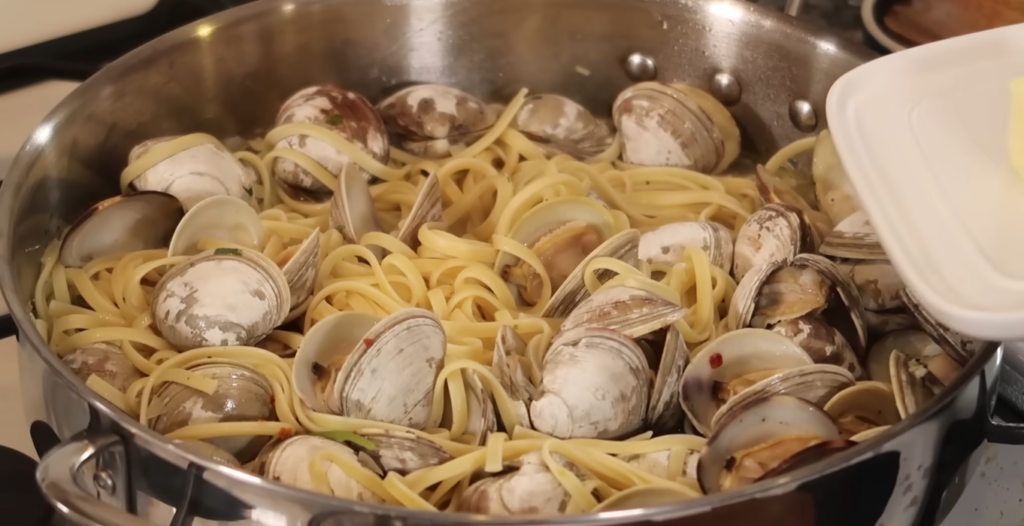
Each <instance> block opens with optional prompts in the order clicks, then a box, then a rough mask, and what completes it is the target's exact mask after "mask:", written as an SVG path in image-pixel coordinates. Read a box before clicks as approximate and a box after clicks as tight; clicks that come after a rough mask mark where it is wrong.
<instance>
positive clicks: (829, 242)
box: [818, 211, 889, 260]
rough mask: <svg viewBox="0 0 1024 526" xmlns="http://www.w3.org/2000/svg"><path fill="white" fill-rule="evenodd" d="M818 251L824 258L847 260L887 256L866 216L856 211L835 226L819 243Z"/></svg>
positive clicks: (876, 258) (880, 258)
mask: <svg viewBox="0 0 1024 526" xmlns="http://www.w3.org/2000/svg"><path fill="white" fill-rule="evenodd" d="M818 250H819V251H820V252H821V253H822V254H825V255H826V256H832V257H835V258H849V259H869V260H883V259H888V258H889V256H887V255H886V254H885V250H883V249H882V244H881V243H880V242H879V241H878V234H877V233H876V232H875V229H874V227H872V226H871V222H870V221H869V220H868V216H867V214H865V213H864V212H863V211H858V212H855V213H853V214H851V215H850V216H849V217H847V218H846V219H844V220H843V221H842V222H841V223H839V224H837V225H836V227H835V228H834V229H832V232H831V233H829V235H828V236H826V237H825V239H824V240H822V242H821V246H820V247H818Z"/></svg>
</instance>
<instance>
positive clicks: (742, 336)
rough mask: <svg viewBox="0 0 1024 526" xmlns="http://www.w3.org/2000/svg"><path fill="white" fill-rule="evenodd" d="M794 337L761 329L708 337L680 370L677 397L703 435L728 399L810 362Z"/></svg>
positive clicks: (710, 429) (811, 363) (706, 432)
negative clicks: (704, 343)
mask: <svg viewBox="0 0 1024 526" xmlns="http://www.w3.org/2000/svg"><path fill="white" fill-rule="evenodd" d="M813 364H814V362H813V361H812V360H811V357H810V356H808V355H807V353H806V352H804V351H803V350H802V349H801V348H800V347H799V346H797V344H796V343H794V342H793V340H791V339H789V338H786V337H785V336H781V335H779V334H775V333H773V332H771V331H768V330H764V329H740V330H736V331H732V332H728V333H726V334H724V335H722V336H720V337H718V338H716V339H715V340H712V342H711V343H710V344H708V346H707V347H705V348H704V349H703V350H701V352H700V353H699V354H697V356H694V357H693V359H692V361H691V363H690V365H689V367H687V368H686V370H685V371H684V372H683V375H682V381H681V382H680V385H679V390H680V395H679V399H680V401H681V404H682V406H683V410H684V411H685V412H686V416H687V417H688V419H689V421H690V423H691V424H693V426H694V427H695V428H696V429H697V430H698V431H699V432H700V433H701V434H703V435H704V436H708V435H710V434H711V431H712V429H713V427H712V420H713V418H714V416H715V414H716V413H718V411H719V410H720V409H721V408H722V407H723V406H724V405H725V404H726V403H727V402H728V401H729V399H730V398H732V397H734V396H736V395H737V394H738V393H741V392H742V391H744V390H746V389H753V388H755V387H757V388H758V389H761V383H762V382H765V381H767V380H769V379H771V377H773V376H775V375H777V374H779V373H781V372H784V371H787V370H791V369H797V368H801V367H806V366H809V365H813Z"/></svg>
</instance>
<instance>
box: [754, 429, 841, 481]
mask: <svg viewBox="0 0 1024 526" xmlns="http://www.w3.org/2000/svg"><path fill="white" fill-rule="evenodd" d="M856 445H857V442H854V441H853V440H846V439H842V438H840V439H836V440H825V441H823V442H818V443H816V444H814V445H812V446H809V447H805V448H803V449H801V450H800V451H798V452H796V453H795V454H793V455H791V456H790V457H788V458H786V459H785V460H783V461H782V462H781V463H779V464H778V465H776V466H775V467H773V468H772V469H770V470H768V471H767V472H766V473H765V474H764V475H762V476H761V478H759V479H757V480H756V481H755V482H761V481H762V480H767V479H770V478H773V477H778V476H780V475H785V474H786V473H791V472H793V471H796V470H798V469H800V468H804V467H807V466H810V465H811V464H816V463H818V462H821V461H822V460H825V459H826V458H828V457H831V456H832V455H835V454H837V453H842V452H843V451H846V450H847V449H850V448H851V447H853V446H856Z"/></svg>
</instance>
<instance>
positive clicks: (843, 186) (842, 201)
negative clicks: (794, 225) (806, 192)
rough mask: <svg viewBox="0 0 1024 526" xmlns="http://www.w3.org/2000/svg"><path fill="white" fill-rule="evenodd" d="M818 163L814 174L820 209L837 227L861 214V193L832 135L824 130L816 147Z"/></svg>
mask: <svg viewBox="0 0 1024 526" xmlns="http://www.w3.org/2000/svg"><path fill="white" fill-rule="evenodd" d="M813 155H814V161H813V163H812V166H811V174H812V176H813V177H814V188H815V193H816V194H817V196H818V206H819V207H820V208H821V210H822V211H823V212H825V213H826V214H828V216H829V217H830V218H831V219H832V223H833V224H839V223H841V222H842V221H843V220H844V219H846V218H847V217H849V216H850V215H852V214H854V213H856V212H858V211H860V210H861V206H860V201H859V200H858V199H857V193H856V192H855V191H854V190H853V185H852V184H850V177H849V176H848V175H846V170H845V169H843V165H842V163H841V162H840V161H839V153H838V152H837V151H836V146H835V143H834V142H833V141H832V134H831V133H830V132H829V131H828V130H823V131H822V132H821V133H820V134H818V140H817V141H816V142H815V143H814V154H813Z"/></svg>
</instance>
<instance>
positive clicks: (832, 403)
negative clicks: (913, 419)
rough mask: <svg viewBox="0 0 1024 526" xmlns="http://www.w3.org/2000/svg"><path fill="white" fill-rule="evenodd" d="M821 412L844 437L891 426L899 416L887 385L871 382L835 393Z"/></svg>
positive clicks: (860, 383) (857, 384) (897, 421)
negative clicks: (837, 427)
mask: <svg viewBox="0 0 1024 526" xmlns="http://www.w3.org/2000/svg"><path fill="white" fill-rule="evenodd" d="M825 412H826V413H828V414H829V415H831V416H832V418H833V419H834V420H835V421H836V424H837V425H838V426H839V429H840V431H842V433H843V436H844V437H853V436H856V435H858V434H860V433H863V432H865V431H868V430H869V429H874V428H876V427H879V426H889V425H893V424H896V423H899V421H900V420H901V418H902V417H901V416H900V413H899V410H898V409H897V408H896V398H895V397H894V396H893V392H892V387H891V384H887V383H883V382H874V381H867V382H857V383H856V384H855V385H852V386H850V387H847V388H846V389H844V390H842V391H840V392H838V393H836V395H835V396H833V397H832V399H831V400H829V401H828V403H827V404H825Z"/></svg>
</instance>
